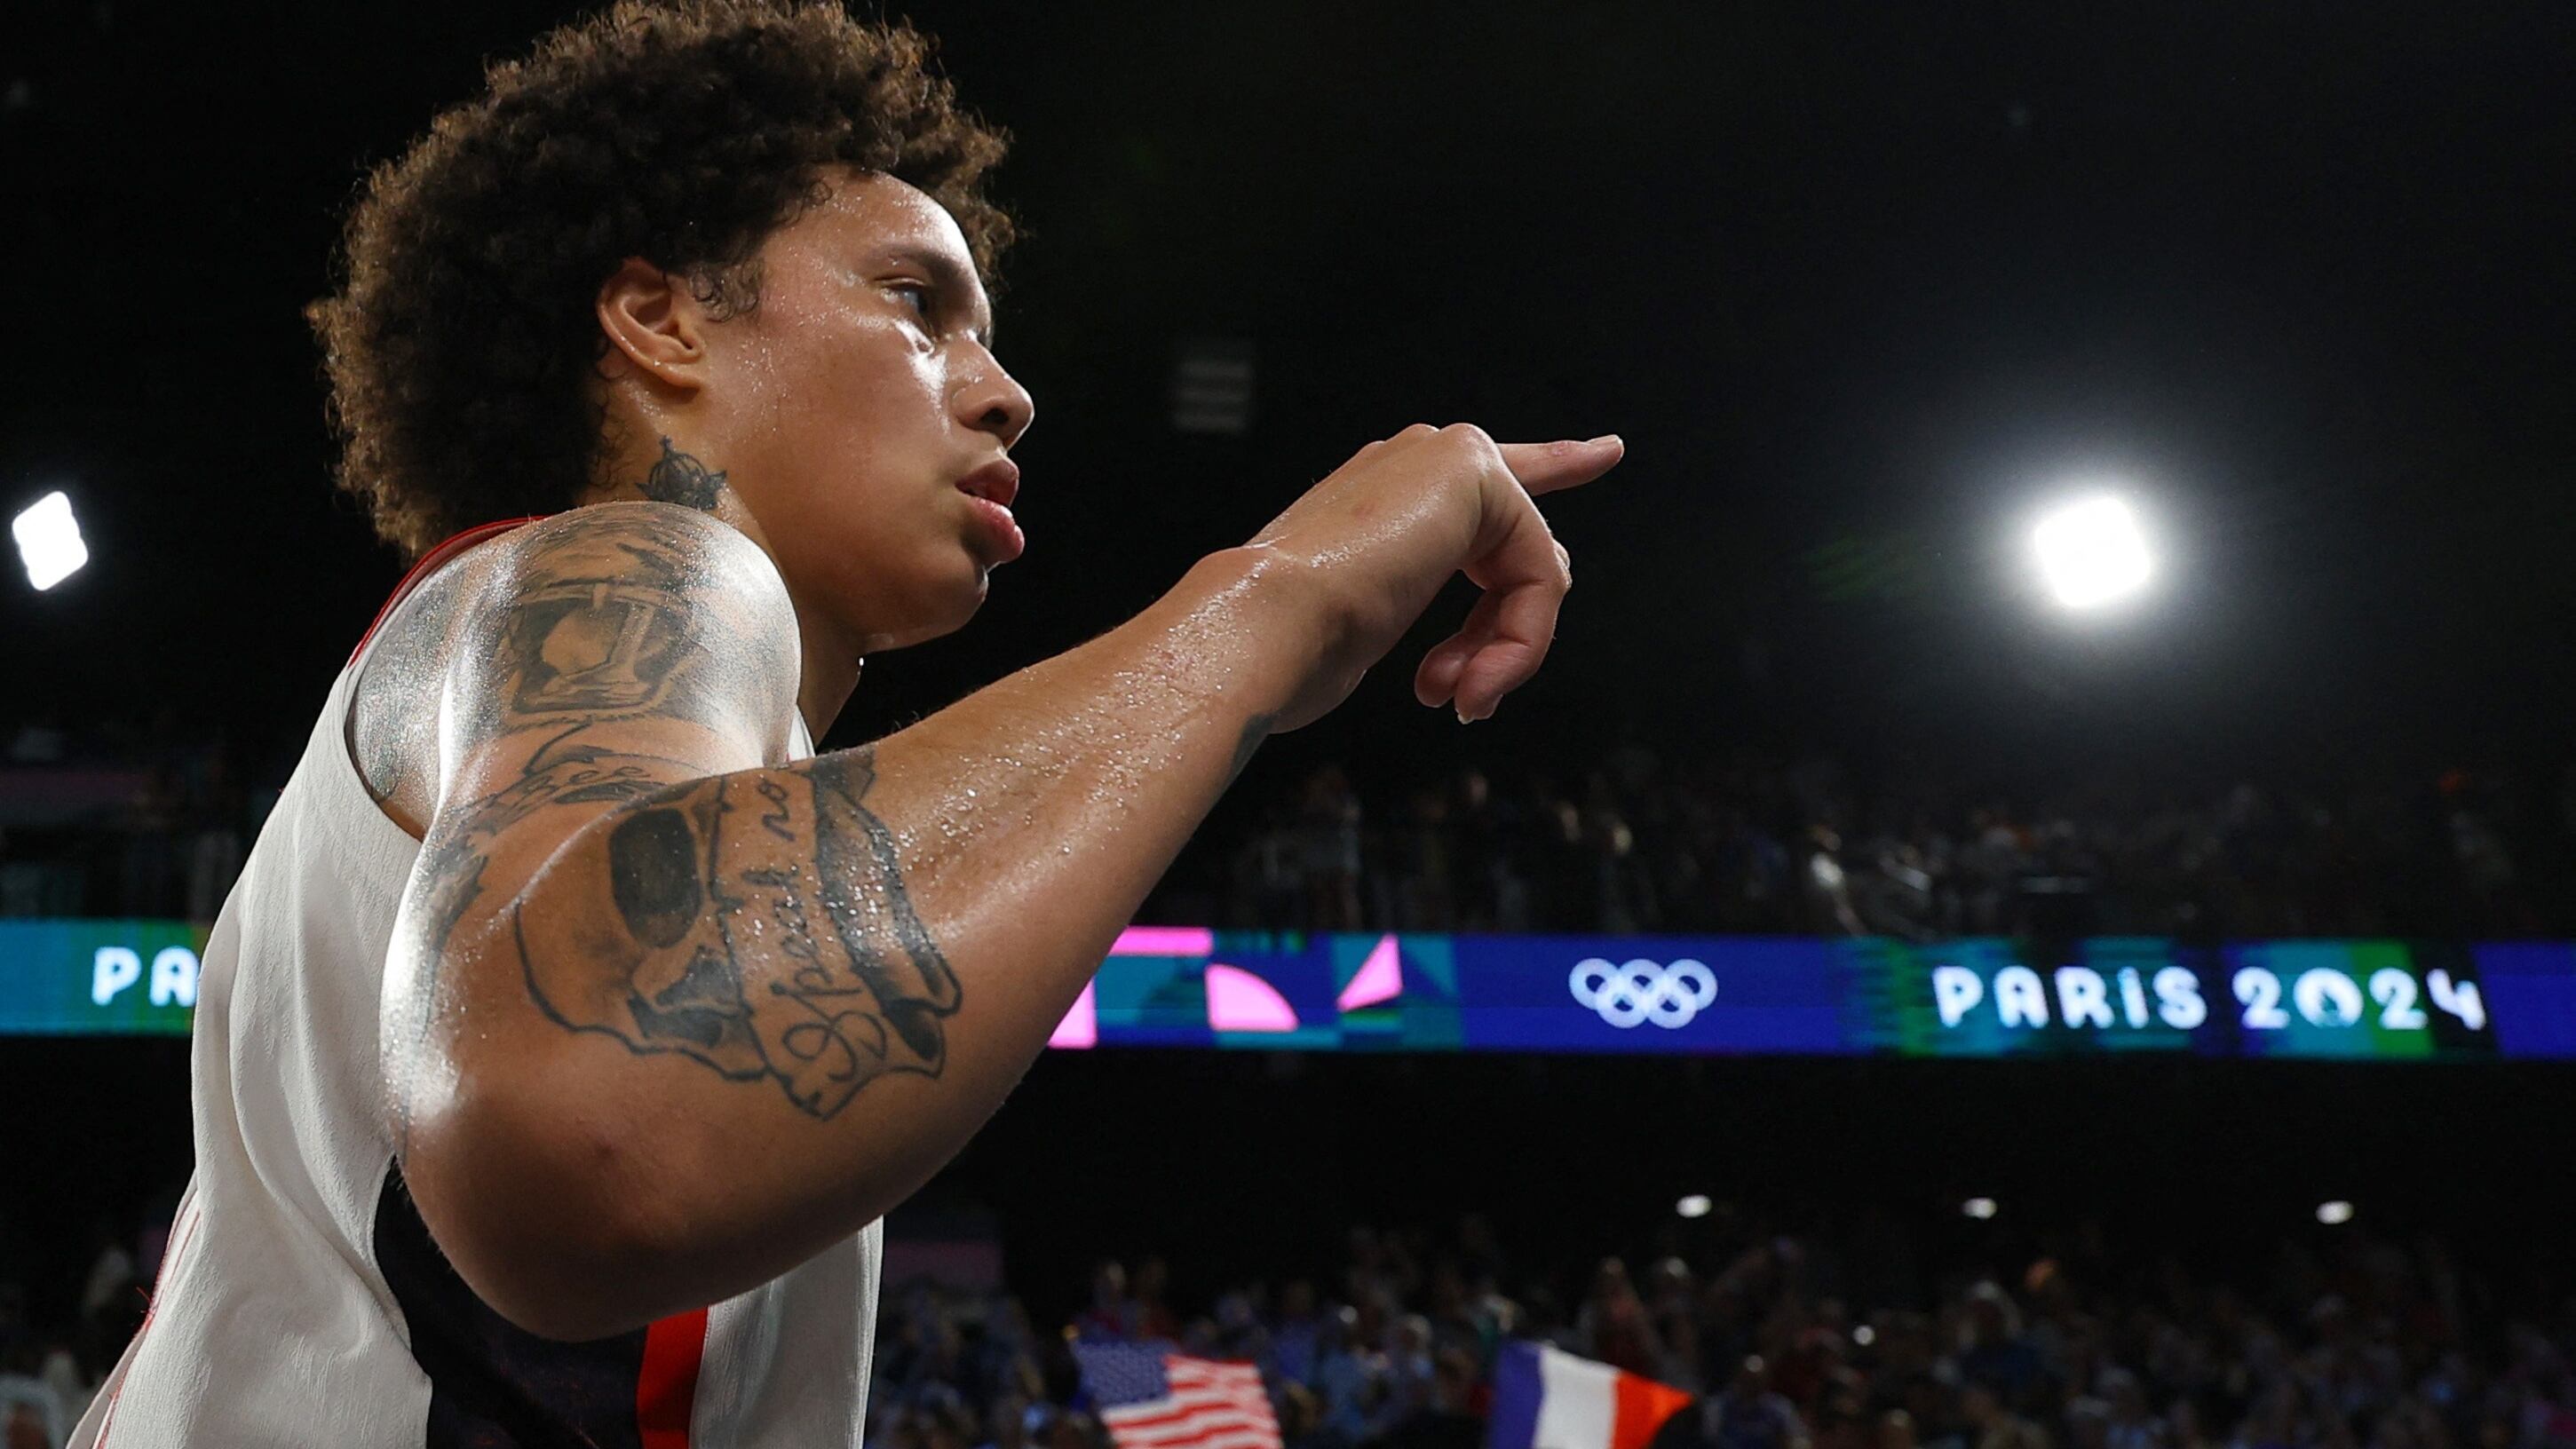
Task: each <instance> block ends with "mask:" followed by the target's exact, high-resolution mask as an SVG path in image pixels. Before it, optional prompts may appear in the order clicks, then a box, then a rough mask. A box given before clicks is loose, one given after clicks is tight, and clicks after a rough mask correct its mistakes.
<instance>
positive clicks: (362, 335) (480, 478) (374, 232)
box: [305, 0, 1013, 557]
mask: <svg viewBox="0 0 2576 1449" xmlns="http://www.w3.org/2000/svg"><path fill="white" fill-rule="evenodd" d="M932 46H933V42H932V41H931V39H930V38H929V37H927V36H924V35H922V34H920V33H918V32H916V31H914V30H912V29H911V28H909V27H908V26H904V25H901V24H892V25H878V24H866V23H862V22H859V21H856V20H853V19H852V18H851V17H850V16H849V15H848V14H846V13H845V12H843V11H842V10H841V9H840V7H839V6H838V5H837V4H831V3H807V0H662V3H647V0H623V3H620V4H618V5H616V6H615V7H614V8H613V9H610V10H608V11H605V12H604V13H601V14H598V15H596V16H593V17H591V18H590V19H587V20H584V21H580V22H578V23H575V24H572V25H568V26H566V27H564V28H563V29H561V30H557V31H555V32H554V33H552V34H550V35H548V36H546V37H545V38H544V39H543V40H540V41H539V42H538V43H537V46H536V49H535V51H534V52H533V53H532V54H530V55H529V56H528V58H527V59H525V60H518V61H507V62H503V63H500V64H497V65H494V66H493V67H491V69H490V70H489V71H488V72H487V74H486V77H485V79H486V86H485V89H484V93H483V94H482V95H481V96H480V97H478V98H477V99H475V100H473V101H470V102H468V103H466V104H464V105H461V106H457V107H454V108H452V109H450V110H448V111H446V112H445V113H443V114H441V115H440V116H439V117H438V118H437V119H436V120H435V121H433V122H432V123H431V125H430V129H429V133H428V134H427V135H426V136H424V137H422V138H421V139H420V140H419V141H418V142H417V143H415V144H414V145H413V146H412V147H411V149H410V150H409V151H408V152H406V153H405V154H404V155H402V156H401V157H399V158H398V159H396V160H393V161H390V162H387V163H385V164H384V165H382V166H379V167H378V168H376V170H375V171H374V173H373V174H372V175H371V176H369V178H368V179H367V183H366V186H365V188H364V190H363V193H362V194H361V196H360V198H359V200H358V204H357V207H356V209H355V210H354V211H353V212H352V214H351V215H350V218H349V223H348V231H347V234H346V237H345V239H344V247H345V255H344V258H343V261H344V267H345V273H344V281H343V284H342V285H341V287H340V289H339V291H337V292H336V293H335V294H333V295H331V296H329V297H325V298H323V299H321V300H319V301H317V302H315V303H313V304H312V305H311V306H310V307H308V308H307V309H306V312H305V315H306V316H307V318H308V319H310V320H311V322H312V324H313V327H314V330H315V331H316V332H317V333H318V334H320V337H321V341H322V349H323V355H324V366H325V369H326V371H327V373H328V375H329V378H330V383H331V404H330V417H331V422H332V425H333V427H334V428H335V429H336V430H337V431H338V433H339V435H340V438H341V441H342V453H341V459H340V466H339V474H338V481H339V485H340V487H342V488H344V489H346V490H348V491H349V492H350V493H353V494H355V495H357V497H358V498H360V499H361V500H363V501H364V503H365V504H366V507H367V510H368V512H369V514H370V515H371V516H372V517H373V519H374V521H375V527H376V532H377V533H378V534H380V535H381V536H383V537H384V538H385V539H386V541H388V542H390V543H392V544H394V545H395V546H397V547H399V548H401V549H402V550H403V551H404V552H405V553H406V554H408V555H411V556H414V557H417V556H418V555H419V554H421V553H422V552H424V551H426V550H427V549H429V548H430V547H431V546H433V545H435V544H436V543H437V542H438V541H439V540H441V539H443V538H445V537H447V536H448V535H450V534H453V533H455V532H457V531H458V530H460V529H464V528H469V527H471V526H473V525H474V524H477V523H481V522H486V521H488V520H491V519H496V518H510V517H517V516H521V515H526V514H535V513H552V512H556V511H558V510H561V509H564V508H567V507H570V506H571V505H572V503H573V501H574V500H575V498H576V497H578V496H579V494H580V493H581V491H582V490H583V489H584V488H585V487H586V486H587V485H588V484H589V483H590V482H591V479H592V473H593V469H594V468H595V466H596V465H597V461H598V458H599V455H600V449H601V446H602V438H601V431H602V425H603V421H604V414H603V406H602V404H601V402H600V401H599V399H598V395H597V389H596V386H595V382H596V375H597V374H596V368H597V365H598V361H599V359H600V357H601V356H602V355H603V353H604V350H605V348H606V347H607V339H606V338H605V336H604V335H603V334H602V333H601V331H600V328H599V323H598V320H597V317H596V315H595V313H594V311H593V307H594V305H595V303H596V301H597V298H598V293H599V288H600V286H601V285H602V284H603V283H604V282H605V281H606V280H607V279H608V277H609V275H610V274H611V273H612V272H614V271H615V270H616V269H617V267H618V266H619V264H621V263H622V262H623V261H624V260H625V259H626V258H628V257H641V258H643V259H644V260H646V261H648V262H650V263H652V264H654V265H655V266H658V267H660V268H662V269H663V270H664V271H665V272H668V273H669V274H671V275H672V276H674V277H681V278H685V279H686V280H687V282H688V284H689V286H690V288H691V290H692V291H693V292H694V293H695V295H697V296H698V297H699V298H701V299H702V300H704V301H705V302H707V303H708V304H709V305H710V306H711V307H713V308H714V309H715V310H716V311H717V313H718V315H729V314H738V313H740V312H743V311H745V310H748V309H749V308H751V307H752V306H754V305H756V304H757V302H758V300H759V286H760V279H759V275H758V271H757V268H756V267H755V266H754V265H753V262H754V258H755V256H756V255H757V253H758V252H759V249H760V245H761V243H762V242H763V241H764V240H765V239H766V238H768V237H769V236H770V234H771V233H773V232H774V231H776V230H777V229H779V228H780V227H783V226H785V225H787V224H788V223H790V222H792V221H793V220H795V219H796V217H797V216H799V215H800V214H802V213H803V211H804V210H805V209H806V208H807V207H809V206H812V205H815V204H817V203H818V202H819V201H821V200H822V199H823V197H824V196H825V195H826V194H827V181H826V178H825V177H824V175H823V173H824V171H825V170H826V169H828V168H833V167H840V166H847V167H852V168H856V169H858V170H860V171H863V172H871V173H876V174H880V175H886V176H892V177H894V178H896V179H897V180H901V181H905V182H908V183H910V184H911V185H914V186H917V187H919V188H921V190H922V191H924V192H926V193H928V194H929V195H930V196H932V197H933V198H935V199H937V200H938V201H939V202H940V203H941V204H942V205H944V206H945V207H947V209H948V211H949V213H950V214H951V215H953V216H954V217H955V218H956V219H957V223H958V226H959V227H960V228H961V229H962V230H963V231H964V232H965V235H966V242H967V246H968V248H969V250H970V251H971V252H972V254H973V256H974V259H975V264H976V267H977V268H978V270H980V271H982V272H983V273H985V275H986V276H987V277H990V276H991V274H992V272H993V268H994V265H995V262H996V261H997V260H998V258H999V256H1000V253H1001V251H1002V249H1003V248H1004V247H1006V246H1007V245H1009V243H1010V240H1011V237H1012V230H1013V229H1012V224H1011V220H1010V218H1009V217H1008V216H1007V215H1005V214H1004V213H1003V212H1002V211H1001V210H1000V209H999V208H997V207H996V206H994V205H993V204H992V203H991V202H989V201H987V200H986V199H985V198H984V197H983V196H982V195H981V193H980V187H981V184H982V181H983V178H984V175H985V173H986V172H987V171H988V170H989V169H990V168H991V167H992V166H993V165H994V163H996V162H997V161H999V160H1000V159H1001V157H1002V152H1003V149H1004V147H1005V145H1006V144H1007V141H1008V137H1007V134H1006V133H1004V132H1002V131H1000V130H997V129H995V128H992V127H988V126H986V125H984V124H982V123H980V122H979V121H977V120H976V119H975V118H974V117H973V116H971V115H969V114H968V113H966V112H964V111H961V110H959V109H958V107H957V104H956V100H955V96H954V92H953V90H952V88H951V86H950V85H949V83H948V82H947V81H946V80H944V79H941V78H938V77H935V76H933V75H931V74H930V73H929V70H928V68H927V63H928V61H929V58H930V54H931V50H932Z"/></svg>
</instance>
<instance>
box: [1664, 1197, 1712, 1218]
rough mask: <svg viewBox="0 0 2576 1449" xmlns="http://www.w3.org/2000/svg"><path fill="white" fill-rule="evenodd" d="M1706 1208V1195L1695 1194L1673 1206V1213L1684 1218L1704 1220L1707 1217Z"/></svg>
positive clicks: (1707, 1205)
mask: <svg viewBox="0 0 2576 1449" xmlns="http://www.w3.org/2000/svg"><path fill="white" fill-rule="evenodd" d="M1708 1207H1709V1203H1708V1194H1706V1193H1699V1192H1695V1193H1692V1194H1691V1195H1690V1196H1688V1197H1686V1198H1683V1199H1682V1200H1681V1201H1680V1202H1677V1203H1675V1204H1673V1211H1674V1212H1677V1213H1680V1214H1681V1215H1682V1216H1683V1217H1686V1218H1704V1217H1707V1216H1708Z"/></svg>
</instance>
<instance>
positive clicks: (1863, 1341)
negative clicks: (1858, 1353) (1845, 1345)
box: [1852, 1323, 1878, 1348]
mask: <svg viewBox="0 0 2576 1449" xmlns="http://www.w3.org/2000/svg"><path fill="white" fill-rule="evenodd" d="M1852 1342H1854V1343H1856V1344H1859V1345H1860V1346H1861V1347H1863V1348H1867V1347H1869V1346H1870V1345H1871V1344H1873V1343H1876V1342H1878V1330H1877V1329H1875V1328H1872V1327H1870V1326H1869V1325H1868V1324H1866V1323H1864V1324H1862V1325H1861V1326H1860V1327H1858V1328H1855V1329H1853V1330H1852Z"/></svg>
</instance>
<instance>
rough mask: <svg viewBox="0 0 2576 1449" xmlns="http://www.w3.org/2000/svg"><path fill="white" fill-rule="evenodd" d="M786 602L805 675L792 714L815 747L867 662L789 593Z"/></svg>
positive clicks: (798, 688) (800, 600) (835, 718)
mask: <svg viewBox="0 0 2576 1449" xmlns="http://www.w3.org/2000/svg"><path fill="white" fill-rule="evenodd" d="M755 536H756V535H755ZM788 599H789V602H790V603H792V604H793V605H794V606H795V609H796V635H797V638H798V639H799V640H800V641H801V642H802V643H803V645H804V649H805V674H804V677H803V678H802V679H801V680H799V681H798V683H797V685H796V712H797V713H798V714H801V715H803V716H804V717H805V733H806V734H808V735H810V736H811V737H813V739H814V740H815V741H816V742H817V743H818V744H819V743H820V742H821V740H822V738H823V736H824V734H825V732H827V731H829V730H830V729H831V728H832V722H833V721H835V720H837V719H839V718H840V717H841V709H842V707H843V706H844V705H847V704H848V703H849V702H850V696H851V695H852V694H854V693H856V692H857V691H858V687H859V670H860V668H861V666H863V665H865V664H866V663H867V660H865V659H863V658H861V657H860V656H859V653H858V651H857V650H855V649H852V648H849V647H848V646H846V645H845V644H844V643H843V642H842V641H841V640H840V639H839V638H837V637H836V636H835V634H834V632H833V630H832V627H831V625H830V624H829V623H827V622H826V621H824V620H822V619H820V618H817V617H816V616H815V615H814V613H813V612H812V611H811V610H808V609H807V608H806V607H805V601H804V600H802V599H798V598H797V597H796V596H795V594H794V592H793V591H792V590H791V591H790V592H789V594H788Z"/></svg>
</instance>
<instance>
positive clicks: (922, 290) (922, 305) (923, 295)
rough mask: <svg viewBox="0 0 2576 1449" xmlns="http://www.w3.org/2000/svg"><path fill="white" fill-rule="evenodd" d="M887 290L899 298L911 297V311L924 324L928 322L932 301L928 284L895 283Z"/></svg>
mask: <svg viewBox="0 0 2576 1449" xmlns="http://www.w3.org/2000/svg"><path fill="white" fill-rule="evenodd" d="M889 290H891V291H893V292H895V293H896V294H897V295H900V296H908V297H911V298H912V299H913V305H912V310H913V311H914V312H916V313H918V314H919V315H920V317H921V320H923V321H925V322H927V321H929V320H930V313H931V308H932V305H933V301H934V299H933V296H932V293H931V290H930V287H929V284H927V283H924V282H896V283H894V284H892V286H891V287H890V288H889Z"/></svg>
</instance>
